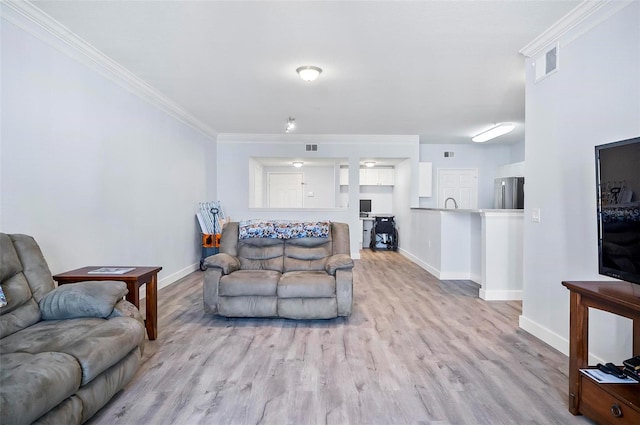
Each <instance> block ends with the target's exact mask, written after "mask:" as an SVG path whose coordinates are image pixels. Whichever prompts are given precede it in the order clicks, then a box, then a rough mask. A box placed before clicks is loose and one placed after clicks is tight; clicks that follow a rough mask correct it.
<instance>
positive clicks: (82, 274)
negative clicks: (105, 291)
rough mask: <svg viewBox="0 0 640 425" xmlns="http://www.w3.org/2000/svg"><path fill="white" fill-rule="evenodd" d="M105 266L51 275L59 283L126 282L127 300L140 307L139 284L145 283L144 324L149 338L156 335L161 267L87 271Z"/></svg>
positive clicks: (153, 337) (151, 338)
mask: <svg viewBox="0 0 640 425" xmlns="http://www.w3.org/2000/svg"><path fill="white" fill-rule="evenodd" d="M100 267H107V266H88V267H82V268H80V269H76V270H71V271H68V272H64V273H60V274H57V275H55V276H53V279H54V280H56V281H57V282H58V284H59V285H64V284H66V283H75V282H84V281H88V280H93V281H96V280H98V281H102V280H115V281H120V282H124V283H126V284H127V289H128V290H129V293H128V294H127V296H126V298H127V301H129V302H130V303H132V304H133V305H135V306H136V307H137V308H138V309H139V308H140V286H142V285H145V284H146V285H147V288H146V310H147V312H146V316H147V317H146V319H145V321H144V322H145V326H146V328H147V335H148V336H149V339H150V340H154V339H156V338H157V336H158V300H157V296H158V295H157V294H158V272H159V271H160V270H162V267H139V266H108V267H123V268H124V267H126V268H131V267H135V268H134V270H131V271H130V272H127V273H124V274H90V273H89V271H91V270H95V269H99V268H100Z"/></svg>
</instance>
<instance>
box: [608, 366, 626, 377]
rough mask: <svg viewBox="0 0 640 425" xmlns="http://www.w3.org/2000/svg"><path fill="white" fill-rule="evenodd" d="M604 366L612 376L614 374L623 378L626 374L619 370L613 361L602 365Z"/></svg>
mask: <svg viewBox="0 0 640 425" xmlns="http://www.w3.org/2000/svg"><path fill="white" fill-rule="evenodd" d="M604 366H605V367H607V368H609V370H611V374H612V375H613V376H616V377H618V378H620V379H624V378H626V377H627V376H626V375H625V374H624V372H623V371H622V370H620V369H619V368H618V367H617V366H616V365H614V364H613V363H607V364H605V365H604Z"/></svg>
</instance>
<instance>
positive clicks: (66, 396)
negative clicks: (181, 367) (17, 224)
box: [0, 233, 145, 425]
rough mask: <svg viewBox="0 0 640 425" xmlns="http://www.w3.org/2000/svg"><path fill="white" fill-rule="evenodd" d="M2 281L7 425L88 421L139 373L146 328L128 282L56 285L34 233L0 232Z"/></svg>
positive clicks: (0, 339) (2, 401) (1, 372)
mask: <svg viewBox="0 0 640 425" xmlns="http://www.w3.org/2000/svg"><path fill="white" fill-rule="evenodd" d="M0 285H1V286H0V287H1V289H2V291H1V292H2V293H3V294H4V298H5V299H6V304H5V302H2V303H0V305H2V304H5V305H3V306H1V307H0V423H1V424H3V425H8V424H31V423H36V424H65V425H71V424H81V423H84V422H86V421H87V420H88V419H89V418H91V417H92V416H93V415H94V414H95V413H96V412H97V411H98V410H99V409H100V408H101V407H102V406H104V405H105V404H106V403H107V402H108V401H109V400H110V399H111V398H112V397H113V396H114V395H115V394H116V393H117V392H118V391H120V390H121V389H122V388H123V387H124V386H125V385H126V384H127V383H128V382H129V381H130V380H131V379H132V378H133V376H134V375H135V373H136V371H137V370H138V368H139V366H140V360H141V356H142V350H143V348H144V342H145V328H144V322H143V319H142V317H141V316H140V313H139V312H138V309H136V307H135V306H134V305H133V304H131V303H129V302H127V301H126V300H123V299H122V298H123V296H124V295H125V294H126V293H127V286H126V284H125V283H123V282H111V281H103V282H81V283H76V284H69V285H62V286H60V287H56V286H55V283H54V281H53V278H52V276H51V272H50V271H49V267H48V265H47V263H46V261H45V259H44V257H43V256H42V252H41V251H40V247H39V246H38V244H37V243H36V241H35V240H34V239H33V238H32V237H30V236H26V235H7V234H4V233H0ZM0 298H2V297H1V296H0ZM0 301H4V300H0Z"/></svg>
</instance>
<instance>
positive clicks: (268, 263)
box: [238, 239, 284, 272]
mask: <svg viewBox="0 0 640 425" xmlns="http://www.w3.org/2000/svg"><path fill="white" fill-rule="evenodd" d="M283 256H284V241H283V240H280V239H244V240H241V241H239V242H238V259H239V260H240V268H241V269H242V270H274V271H278V272H281V271H282V258H283Z"/></svg>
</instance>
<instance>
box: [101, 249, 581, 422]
mask: <svg viewBox="0 0 640 425" xmlns="http://www.w3.org/2000/svg"><path fill="white" fill-rule="evenodd" d="M202 279H203V274H202V272H195V273H193V274H191V275H189V276H187V277H186V278H184V279H182V280H180V281H178V282H176V283H174V284H172V285H170V286H169V287H167V288H164V289H162V290H160V291H159V294H158V314H159V326H158V328H159V329H158V339H157V340H156V341H148V342H147V345H146V348H145V353H144V359H143V361H144V363H143V365H142V367H141V368H140V370H139V372H138V373H137V375H136V377H135V378H134V380H133V381H132V382H131V383H130V384H129V386H128V387H127V388H125V390H124V391H122V392H120V393H119V394H118V395H117V396H116V397H115V398H114V399H113V400H112V401H111V402H110V403H109V404H108V405H107V406H105V408H103V410H102V411H100V412H99V413H98V414H97V415H96V416H95V417H94V418H93V419H92V420H91V421H90V423H91V424H92V425H97V424H109V425H112V424H189V425H191V424H295V425H297V424H405V423H420V424H487V425H499V424H508V425H511V424H514V425H515V424H518V425H521V424H540V425H549V424H562V425H564V424H591V423H592V422H590V421H589V420H587V419H585V418H583V417H574V416H573V415H571V414H570V413H569V412H568V410H567V388H568V378H567V369H568V359H567V357H566V356H564V355H562V354H561V353H559V352H558V351H556V350H554V349H553V348H551V347H549V346H548V345H546V344H544V343H542V342H541V341H539V340H538V339H536V338H534V337H532V336H530V335H529V334H527V333H526V332H524V331H522V330H520V329H519V328H518V315H519V314H520V311H521V304H520V302H486V301H483V300H481V299H479V298H478V287H477V285H476V284H474V283H472V282H468V281H439V280H437V279H436V278H434V277H433V276H432V275H430V274H429V273H427V272H426V271H424V270H423V269H421V268H420V267H418V266H416V265H415V264H413V263H412V262H410V261H408V260H407V259H405V258H404V257H402V256H401V255H400V254H398V253H394V252H388V251H377V252H374V253H372V252H370V251H369V250H364V251H363V252H362V259H361V260H359V261H357V262H356V267H355V271H354V306H353V314H352V316H351V317H349V318H348V319H343V318H340V319H335V320H329V321H322V320H319V321H292V320H282V319H226V318H220V317H215V316H211V315H208V314H205V313H204V311H203V308H202ZM558 284H560V283H558Z"/></svg>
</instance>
